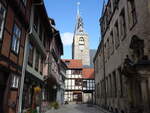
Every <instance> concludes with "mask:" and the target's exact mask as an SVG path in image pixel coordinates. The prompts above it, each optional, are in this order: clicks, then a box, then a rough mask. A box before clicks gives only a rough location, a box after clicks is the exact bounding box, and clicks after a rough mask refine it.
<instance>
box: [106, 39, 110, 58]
mask: <svg viewBox="0 0 150 113" xmlns="http://www.w3.org/2000/svg"><path fill="white" fill-rule="evenodd" d="M106 46H107V58H108V59H109V57H110V45H109V39H107V43H106Z"/></svg>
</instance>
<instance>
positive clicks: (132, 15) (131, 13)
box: [128, 0, 137, 28]
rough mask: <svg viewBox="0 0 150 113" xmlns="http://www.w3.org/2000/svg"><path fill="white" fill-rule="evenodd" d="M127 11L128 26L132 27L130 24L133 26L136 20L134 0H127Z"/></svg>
mask: <svg viewBox="0 0 150 113" xmlns="http://www.w3.org/2000/svg"><path fill="white" fill-rule="evenodd" d="M128 11H129V24H130V28H132V26H134V25H135V24H136V22H137V17H136V10H135V1H134V0H128Z"/></svg>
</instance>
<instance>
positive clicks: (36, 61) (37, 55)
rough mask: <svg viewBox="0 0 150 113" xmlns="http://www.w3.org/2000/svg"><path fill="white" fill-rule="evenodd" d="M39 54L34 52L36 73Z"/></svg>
mask: <svg viewBox="0 0 150 113" xmlns="http://www.w3.org/2000/svg"><path fill="white" fill-rule="evenodd" d="M39 58H40V57H39V52H38V51H37V52H36V59H35V69H36V70H37V71H38V68H39Z"/></svg>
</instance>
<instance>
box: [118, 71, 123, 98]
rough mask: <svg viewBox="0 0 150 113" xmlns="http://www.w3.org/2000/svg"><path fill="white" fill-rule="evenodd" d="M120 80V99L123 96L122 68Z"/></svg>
mask: <svg viewBox="0 0 150 113" xmlns="http://www.w3.org/2000/svg"><path fill="white" fill-rule="evenodd" d="M118 73H119V78H120V97H122V96H123V75H122V74H121V68H119V69H118Z"/></svg>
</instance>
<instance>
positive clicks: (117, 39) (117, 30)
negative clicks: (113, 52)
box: [114, 21, 120, 48]
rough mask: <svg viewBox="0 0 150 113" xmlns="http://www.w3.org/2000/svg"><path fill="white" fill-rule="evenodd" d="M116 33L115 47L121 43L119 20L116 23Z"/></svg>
mask: <svg viewBox="0 0 150 113" xmlns="http://www.w3.org/2000/svg"><path fill="white" fill-rule="evenodd" d="M114 33H115V47H116V48H117V47H118V46H119V44H120V40H119V28H118V21H117V22H116V24H115V27H114Z"/></svg>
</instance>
